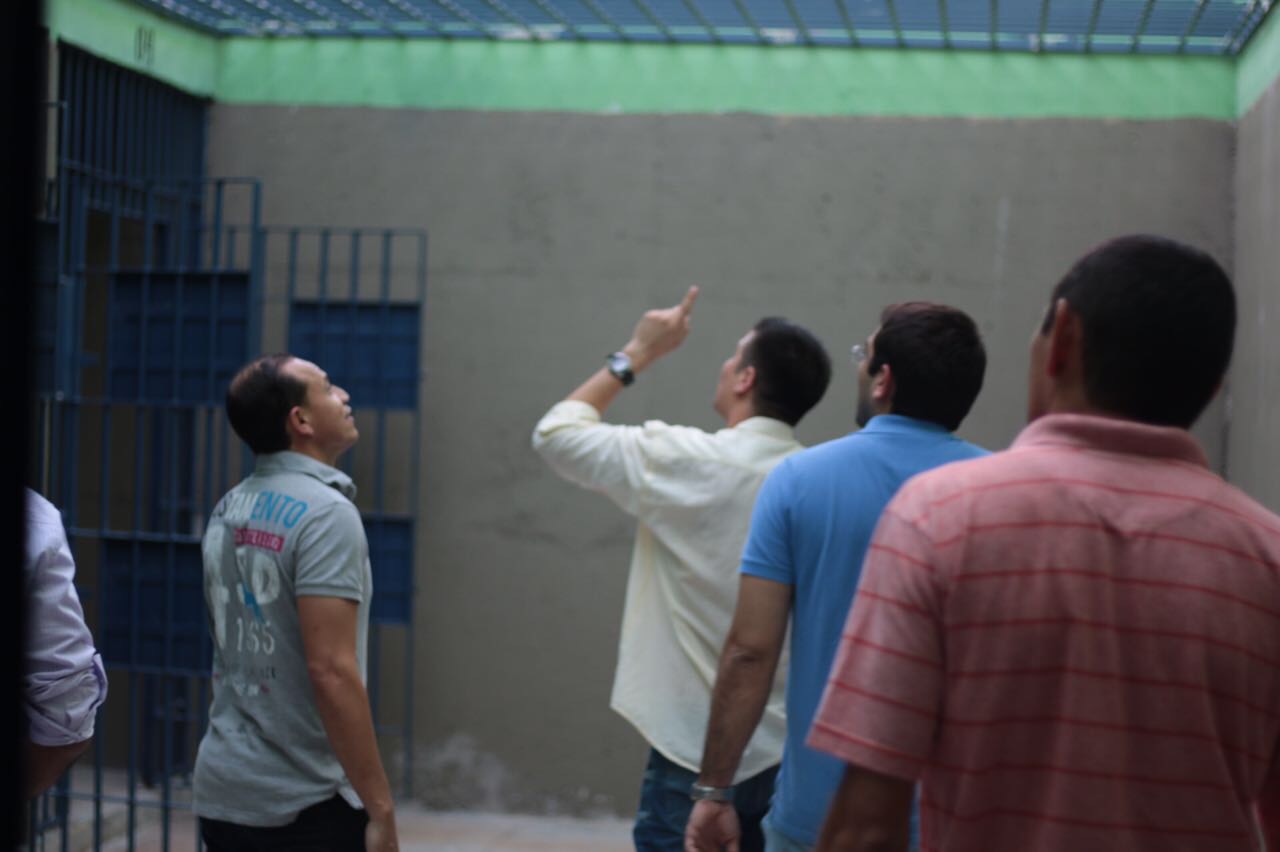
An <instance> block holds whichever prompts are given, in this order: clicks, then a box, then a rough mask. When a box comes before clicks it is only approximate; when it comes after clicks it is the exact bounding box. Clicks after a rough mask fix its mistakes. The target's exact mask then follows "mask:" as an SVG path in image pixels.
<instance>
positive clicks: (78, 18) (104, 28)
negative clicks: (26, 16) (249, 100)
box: [44, 0, 223, 97]
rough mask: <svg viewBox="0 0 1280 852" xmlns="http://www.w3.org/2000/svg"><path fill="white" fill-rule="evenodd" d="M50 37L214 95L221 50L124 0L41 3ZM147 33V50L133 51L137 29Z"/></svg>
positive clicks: (213, 42) (202, 36)
mask: <svg viewBox="0 0 1280 852" xmlns="http://www.w3.org/2000/svg"><path fill="white" fill-rule="evenodd" d="M44 18H45V25H46V26H47V27H48V28H49V35H50V37H51V38H53V39H63V40H64V41H67V42H69V43H71V44H74V45H75V46H76V47H81V48H84V49H85V50H87V51H89V52H91V53H93V54H96V55H97V56H100V57H102V58H103V59H108V60H110V61H112V62H114V63H116V64H117V65H123V66H124V67H126V68H132V69H134V70H135V71H141V72H142V73H144V74H149V75H151V76H152V77H155V78H157V79H159V80H163V81H164V82H166V83H168V84H169V85H171V86H177V87H178V88H179V89H183V90H184V91H187V92H190V93H192V94H195V95H201V96H204V97H215V96H216V94H217V91H216V89H217V83H218V68H219V66H220V62H221V59H222V48H223V46H222V45H221V44H220V43H219V40H218V39H217V38H215V37H213V36H210V35H208V34H207V33H202V32H200V31H198V30H195V29H192V28H191V27H187V26H185V25H183V24H181V23H178V22H177V21H174V20H171V19H169V18H166V17H163V16H161V15H157V14H155V13H154V12H151V11H149V10H147V9H144V8H142V7H141V6H135V5H133V4H132V3H126V2H124V0H45V3H44ZM139 29H145V30H149V31H150V32H151V33H152V34H153V38H152V40H151V44H152V46H153V50H152V51H151V52H150V53H149V54H148V53H146V52H145V51H139V49H138V47H139V45H138V31H139Z"/></svg>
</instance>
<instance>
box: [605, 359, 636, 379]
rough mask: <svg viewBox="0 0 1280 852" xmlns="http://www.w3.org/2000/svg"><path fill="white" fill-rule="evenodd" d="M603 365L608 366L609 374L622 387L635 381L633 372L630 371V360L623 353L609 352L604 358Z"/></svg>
mask: <svg viewBox="0 0 1280 852" xmlns="http://www.w3.org/2000/svg"><path fill="white" fill-rule="evenodd" d="M605 363H606V364H607V366H608V369H609V373H610V375H612V376H613V377H614V378H615V379H617V380H618V381H620V382H622V384H623V386H626V385H629V384H631V383H632V382H634V381H635V380H636V373H635V370H633V369H631V358H630V357H628V356H627V353H625V352H611V353H609V354H608V355H606V356H605Z"/></svg>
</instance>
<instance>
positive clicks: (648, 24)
mask: <svg viewBox="0 0 1280 852" xmlns="http://www.w3.org/2000/svg"><path fill="white" fill-rule="evenodd" d="M133 2H135V3H137V4H139V5H142V6H146V7H148V8H150V9H154V10H158V11H160V12H163V13H165V14H167V15H170V16H172V17H176V18H179V19H181V20H183V21H185V22H186V23H188V24H190V25H192V26H194V27H197V28H199V29H202V30H205V31H209V32H214V33H218V34H223V35H244V36H289V35H306V36H316V37H324V36H371V37H378V36H382V37H400V38H488V39H522V40H534V41H555V40H591V41H637V42H663V43H691V44H708V43H724V44H750V43H756V44H766V45H825V46H854V47H859V46H867V47H924V48H943V49H945V48H953V49H961V50H964V49H977V50H998V51H1015V52H1041V51H1049V52H1075V53H1087V52H1096V53H1147V54H1170V53H1187V54H1216V55H1227V56H1233V55H1235V54H1237V53H1239V52H1240V51H1241V50H1242V49H1243V48H1244V46H1245V44H1247V43H1248V41H1249V38H1250V36H1252V34H1253V33H1254V31H1255V30H1256V29H1257V28H1258V26H1259V25H1260V24H1261V23H1262V21H1263V19H1264V18H1265V17H1266V16H1267V14H1268V13H1269V12H1270V11H1271V7H1272V6H1273V5H1276V4H1277V0H133Z"/></svg>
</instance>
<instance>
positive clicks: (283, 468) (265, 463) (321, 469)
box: [254, 450, 356, 500]
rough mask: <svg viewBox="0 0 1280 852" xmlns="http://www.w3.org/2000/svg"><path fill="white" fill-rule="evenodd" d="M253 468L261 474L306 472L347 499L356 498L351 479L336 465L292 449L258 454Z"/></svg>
mask: <svg viewBox="0 0 1280 852" xmlns="http://www.w3.org/2000/svg"><path fill="white" fill-rule="evenodd" d="M254 469H255V471H256V472H257V473H260V474H263V475H267V474H273V473H285V472H289V473H302V474H306V475H307V476H310V477H313V478H315V479H318V480H320V481H321V482H323V483H324V484H325V485H328V486H329V487H330V488H336V489H337V490H338V491H339V492H341V493H342V496H344V497H346V498H347V499H348V500H354V499H355V498H356V484H355V483H354V482H352V481H351V477H349V476H347V475H346V474H345V473H343V472H342V471H340V470H338V469H337V468H336V467H330V466H329V465H327V464H325V463H324V462H322V461H317V460H316V459H313V458H311V456H306V455H303V454H302V453H295V452H293V451H292V450H284V451H283V452H279V453H267V454H266V455H261V456H258V463H257V466H256V467H255V468H254Z"/></svg>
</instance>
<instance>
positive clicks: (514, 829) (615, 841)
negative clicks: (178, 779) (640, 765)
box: [55, 805, 632, 852]
mask: <svg viewBox="0 0 1280 852" xmlns="http://www.w3.org/2000/svg"><path fill="white" fill-rule="evenodd" d="M398 817H399V819H398V828H399V832H400V849H401V850H402V852H517V850H530V852H534V850H538V852H615V850H616V852H623V850H628V849H631V848H632V846H631V824H630V822H628V821H626V820H616V819H595V820H578V819H569V818H564V817H530V816H511V815H506V814H473V813H432V812H429V811H426V810H423V809H422V808H420V807H417V806H414V805H401V806H400V807H399V812H398ZM55 848H56V847H55ZM128 848H129V846H128V843H127V842H126V840H125V838H124V837H123V836H121V837H118V838H117V839H115V840H114V841H111V842H110V843H104V844H103V846H102V852H126V850H128ZM134 849H136V850H137V852H164V847H163V844H162V842H161V828H160V825H159V824H158V823H151V824H149V825H146V826H144V827H142V828H141V829H140V830H139V831H138V835H137V842H136V844H135V846H134ZM169 849H170V850H194V849H195V824H194V821H193V820H192V818H191V814H190V813H187V812H183V813H180V814H175V816H174V819H173V820H172V822H171V823H170V842H169Z"/></svg>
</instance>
